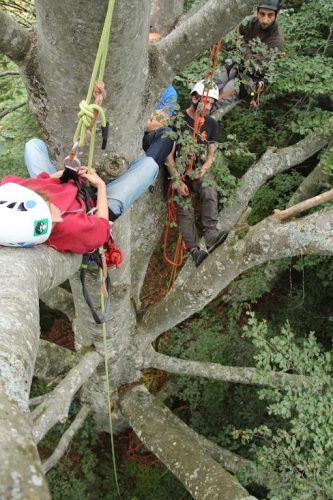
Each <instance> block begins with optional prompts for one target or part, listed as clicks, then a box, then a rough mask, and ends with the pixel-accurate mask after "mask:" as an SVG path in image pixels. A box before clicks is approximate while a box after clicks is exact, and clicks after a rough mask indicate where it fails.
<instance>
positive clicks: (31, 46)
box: [0, 0, 333, 499]
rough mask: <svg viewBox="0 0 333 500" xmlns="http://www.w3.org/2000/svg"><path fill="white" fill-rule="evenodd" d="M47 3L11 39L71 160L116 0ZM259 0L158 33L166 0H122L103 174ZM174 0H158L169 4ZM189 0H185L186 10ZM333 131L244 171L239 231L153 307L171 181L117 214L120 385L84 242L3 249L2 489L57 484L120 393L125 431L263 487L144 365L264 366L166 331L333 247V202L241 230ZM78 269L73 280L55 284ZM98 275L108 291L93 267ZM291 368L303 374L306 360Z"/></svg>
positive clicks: (2, 37) (248, 372) (125, 158)
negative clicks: (57, 469)
mask: <svg viewBox="0 0 333 500" xmlns="http://www.w3.org/2000/svg"><path fill="white" fill-rule="evenodd" d="M35 3H36V23H35V25H34V26H33V28H32V29H31V30H27V29H26V28H23V27H22V26H20V25H19V24H17V23H16V22H15V21H14V20H13V19H12V18H11V17H10V16H9V15H8V14H6V13H5V12H0V50H1V52H2V53H4V54H6V55H7V56H8V57H9V58H11V59H12V60H13V61H15V62H16V63H17V65H18V67H19V68H20V71H21V74H22V76H23V78H24V81H25V83H26V87H27V91H28V100H29V109H30V111H31V113H32V114H33V115H35V117H36V118H37V120H38V122H39V124H40V126H41V128H42V130H43V131H44V134H45V137H46V138H47V140H48V142H49V146H50V148H51V151H52V154H53V157H54V159H55V161H57V160H58V161H59V162H60V160H61V158H62V157H63V155H64V154H65V153H66V152H68V150H69V148H70V146H71V139H72V136H73V132H74V129H75V120H76V114H77V108H78V103H79V102H80V100H81V99H82V98H83V97H84V96H85V94H86V90H87V85H88V82H89V79H90V74H91V69H92V66H93V62H94V57H95V54H96V50H97V46H98V41H99V33H100V32H101V29H102V25H103V21H104V16H105V12H106V9H107V3H108V2H107V0H101V1H99V2H92V1H89V0H80V2H74V3H73V2H70V1H69V0H61V1H60V0H57V1H51V0H36V2H35ZM255 3H256V2H255V1H254V0H208V1H206V2H200V5H199V7H197V8H196V9H194V10H193V11H192V12H190V14H189V15H187V16H185V17H184V18H181V20H180V22H179V24H176V25H175V27H174V28H173V29H172V31H171V32H170V33H168V34H166V35H165V36H164V37H163V38H162V40H161V41H159V42H157V43H155V44H154V45H152V46H149V44H148V31H149V25H150V13H151V2H150V1H149V0H141V1H140V2H133V1H130V0H122V1H121V2H120V1H116V4H115V11H114V15H113V22H112V29H111V39H110V46H109V59H108V65H107V70H106V76H105V81H106V84H107V91H108V94H107V98H106V101H105V108H106V112H107V115H108V118H109V121H110V139H109V145H108V148H107V150H106V152H104V153H103V154H101V153H100V152H99V153H97V155H96V161H95V165H96V167H97V169H98V170H99V171H100V172H101V173H102V174H104V175H106V176H108V175H119V174H120V173H121V172H122V171H123V170H124V169H125V168H126V165H127V164H128V163H129V162H130V161H131V160H132V159H133V158H134V157H135V156H136V155H138V154H140V153H141V138H142V134H143V127H144V123H145V121H146V119H147V116H148V115H149V113H150V112H151V109H152V106H153V104H154V102H155V101H156V99H157V97H158V94H159V93H160V92H161V89H162V88H163V87H164V86H165V85H166V84H167V83H169V82H170V81H171V80H172V78H173V76H174V75H175V74H176V73H177V72H179V71H180V70H182V69H183V68H184V67H185V66H186V65H187V64H188V63H189V62H191V61H193V60H194V59H195V58H196V57H197V56H199V55H200V54H202V53H203V52H204V51H205V50H206V49H207V48H208V47H209V46H210V45H212V43H214V42H215V41H217V40H218V39H219V38H221V36H223V35H224V34H226V33H227V32H229V31H230V30H231V29H232V28H233V27H234V26H235V25H236V24H237V23H239V22H240V21H241V19H242V18H243V17H244V16H245V15H247V14H249V13H250V12H251V10H252V8H253V6H254V5H255ZM158 4H159V2H154V5H153V7H154V15H156V9H157V10H158ZM179 4H180V2H176V1H175V2H170V10H172V8H174V12H173V14H174V16H173V20H174V21H175V20H176V17H178V16H179ZM162 12H163V10H162ZM168 14H169V15H168V26H173V24H174V23H173V22H172V19H171V18H172V16H171V17H170V11H169V12H168ZM327 142H328V138H327V137H325V136H320V135H318V134H313V135H310V136H308V137H306V138H305V139H304V140H302V141H300V142H299V143H297V144H295V145H293V146H290V147H288V148H285V149H281V150H274V149H272V150H269V151H268V152H267V153H265V154H264V155H263V157H262V158H261V159H260V160H259V162H258V163H257V164H255V165H253V166H252V167H251V169H249V171H248V172H247V173H246V174H245V175H244V177H243V178H242V179H241V181H240V184H239V187H238V189H237V190H236V193H235V194H234V196H233V200H232V201H231V202H230V204H229V206H228V207H227V208H226V209H225V210H224V211H223V212H222V213H221V224H222V226H224V227H225V228H227V229H229V230H231V235H230V236H229V238H228V241H227V243H226V244H225V245H223V246H222V247H220V248H219V249H218V250H216V251H215V252H214V253H213V254H212V255H211V256H210V257H209V258H208V259H207V260H206V261H205V262H204V263H203V264H202V265H201V266H200V267H199V268H198V269H195V268H194V266H193V265H192V264H191V263H188V264H186V266H185V267H184V269H183V271H182V273H181V274H180V276H179V278H178V281H177V282H176V284H175V286H174V287H173V289H172V290H171V291H170V292H169V293H168V295H167V296H166V297H165V298H164V299H163V300H162V301H161V302H159V303H157V304H155V305H154V306H152V307H149V308H148V309H147V310H141V305H140V292H141V289H142V286H143V282H144V278H145V274H146V271H147V267H148V264H149V261H150V258H151V255H152V253H153V251H154V249H155V247H156V244H157V242H158V241H159V238H160V236H161V231H162V227H163V221H164V219H165V212H164V209H163V206H162V205H163V204H161V203H159V202H160V201H161V196H162V195H161V190H160V189H155V191H154V193H147V194H145V195H144V196H143V197H142V198H141V199H140V200H139V201H138V202H137V203H136V204H135V205H134V207H133V208H132V210H131V211H130V213H127V214H126V215H124V216H122V217H121V218H120V219H119V220H118V221H117V222H116V223H115V224H114V236H115V238H116V241H117V243H118V244H119V245H120V246H121V247H122V249H123V251H124V254H125V262H124V263H123V265H122V267H121V268H120V270H114V271H112V273H111V278H112V282H113V286H112V303H111V304H112V307H111V308H110V313H109V316H108V319H107V322H106V330H107V342H106V355H107V358H108V368H109V374H110V380H111V385H112V390H111V395H109V394H106V390H105V375H104V371H103V368H102V366H101V365H103V358H104V354H105V349H104V346H103V337H102V330H101V327H99V326H96V325H95V323H94V321H93V320H92V318H91V315H90V311H89V309H88V308H87V306H86V303H85V301H84V299H83V297H82V293H81V285H80V281H79V279H78V274H77V273H76V271H77V270H78V268H79V265H80V257H79V256H77V255H64V254H60V253H57V252H55V251H54V250H53V249H50V248H46V247H43V246H40V247H38V248H33V249H24V250H23V249H5V248H2V249H1V251H0V263H1V287H0V300H1V317H0V374H1V378H0V406H1V415H2V418H1V419H0V447H1V450H2V459H1V461H0V478H1V480H0V496H1V497H4V498H14V497H15V498H27V499H28V498H43V499H45V498H48V495H49V494H48V488H47V484H46V481H45V477H44V472H45V471H47V470H49V469H50V467H52V465H54V463H56V462H57V460H59V458H60V457H61V455H62V453H63V451H64V450H65V449H66V445H68V443H69V441H70V439H71V437H72V435H73V433H74V432H75V430H76V429H77V428H78V427H79V426H80V425H81V424H82V422H83V421H84V419H85V417H86V416H87V415H88V414H89V413H90V414H92V415H93V417H94V419H95V421H96V422H97V424H98V426H99V428H100V429H101V430H109V424H108V405H107V399H108V397H111V399H112V406H113V411H112V416H113V429H114V432H120V431H121V430H123V429H124V428H126V427H128V426H129V425H131V426H132V427H133V429H134V430H135V432H136V433H137V435H138V436H139V438H140V439H141V440H142V441H143V442H144V443H145V445H146V446H147V447H148V448H149V449H150V450H152V451H153V452H154V453H155V454H156V455H157V456H158V457H159V458H160V459H161V460H162V462H164V463H165V465H166V466H167V467H168V468H170V470H171V471H172V472H173V473H174V474H175V475H176V476H177V477H178V478H179V479H180V480H181V481H182V482H183V483H184V485H185V487H186V488H187V489H188V491H189V492H190V493H191V494H192V495H193V497H194V498H209V499H214V498H216V499H224V498H225V499H231V498H235V499H236V498H237V499H238V498H249V494H248V493H247V491H246V490H245V489H244V488H243V487H242V486H241V485H240V484H239V482H238V481H237V479H236V478H235V476H234V475H233V474H231V473H230V472H232V473H235V472H237V470H238V469H239V466H240V465H239V464H240V463H243V462H242V460H241V459H240V458H239V457H237V456H235V455H233V454H231V453H230V452H228V451H227V450H222V449H220V448H219V447H217V446H214V445H213V444H212V443H209V442H207V441H206V440H205V439H204V438H202V437H201V436H199V435H197V434H196V433H195V432H194V431H192V430H191V429H189V428H188V427H187V426H186V425H185V424H184V423H183V422H181V421H180V420H179V419H178V418H177V417H176V416H175V415H174V414H173V413H172V412H171V411H170V410H168V409H167V408H166V407H162V406H161V405H160V404H157V403H156V401H155V399H154V397H153V396H152V395H151V394H149V392H148V391H147V390H146V388H145V387H144V385H143V384H142V371H143V370H144V369H146V368H159V369H162V370H166V371H168V372H170V373H178V374H191V375H194V376H198V377H206V378H213V379H216V380H223V381H228V382H236V383H244V384H252V383H256V382H257V379H256V376H255V370H254V368H252V367H247V368H244V367H242V368H240V367H237V366H232V367H230V366H221V365H218V364H213V363H201V362H195V361H185V360H182V359H176V358H172V357H168V356H165V355H163V354H160V353H158V352H157V351H156V350H155V349H154V347H153V344H154V341H155V340H156V339H157V338H158V337H159V336H160V335H161V334H163V333H164V332H165V331H167V330H168V329H170V328H171V327H173V326H175V325H177V324H179V323H180V322H181V321H184V320H185V319H186V318H188V317H190V316H191V315H193V314H194V313H196V312H198V311H200V310H201V309H202V308H203V307H204V306H205V305H207V304H208V303H209V302H210V301H212V300H213V299H214V298H215V297H216V296H217V295H218V294H220V293H221V292H223V290H225V289H226V287H227V286H228V285H229V284H230V283H231V282H232V281H233V280H235V278H237V277H238V276H240V275H241V274H242V273H244V272H245V271H246V270H248V269H251V268H253V267H255V266H257V265H259V264H263V263H265V262H269V261H273V260H276V259H280V258H282V257H288V256H295V255H299V254H303V255H304V254H307V253H311V254H314V253H316V254H320V255H330V254H331V253H332V252H333V237H332V234H333V233H332V226H333V222H332V220H333V218H332V212H333V210H332V209H326V210H321V211H318V212H316V213H313V214H312V215H309V216H307V217H304V218H301V219H297V220H294V221H291V222H287V223H284V224H280V223H279V222H278V221H277V220H276V219H275V218H271V217H268V218H267V219H264V220H263V221H261V222H260V223H259V224H257V225H256V226H253V227H251V228H249V230H248V231H247V232H246V234H245V235H244V233H242V236H241V237H240V236H239V235H237V232H236V231H233V228H234V227H235V226H236V224H237V222H238V221H239V220H240V219H241V218H242V215H243V214H244V212H245V211H246V208H247V206H248V204H249V202H250V200H251V198H252V197H253V196H254V194H255V193H256V191H257V190H258V189H259V187H260V186H261V185H262V184H263V183H264V182H266V180H267V179H269V178H271V177H272V176H274V175H275V174H277V173H279V172H282V171H286V170H288V169H290V168H291V167H293V166H295V165H298V164H299V163H301V162H303V161H304V160H305V159H307V158H309V157H311V156H313V155H314V154H315V153H316V152H318V151H319V150H320V149H322V148H323V147H324V146H325V145H326V144H327ZM59 164H60V163H59ZM158 207H161V208H158ZM68 278H70V282H71V288H72V293H71V294H70V293H69V292H66V291H65V290H64V289H62V288H55V287H57V285H59V284H61V283H62V282H63V281H65V280H66V279H68ZM88 286H89V287H90V289H91V291H92V293H93V290H94V289H95V288H96V287H95V283H94V278H93V277H91V278H90V279H89V280H88ZM39 297H41V298H42V300H44V301H45V302H46V303H47V304H49V305H50V306H53V307H55V308H57V309H61V310H63V311H64V312H65V313H66V314H67V315H68V317H69V318H70V319H71V320H72V322H73V329H74V332H75V344H76V348H77V354H74V353H71V352H69V351H67V350H65V349H63V348H59V347H57V346H55V345H51V344H49V343H45V342H40V341H39V311H38V298H39ZM203 334H204V333H203ZM34 374H35V375H36V376H39V377H42V378H45V379H53V378H55V377H61V378H62V380H61V382H60V383H59V384H58V385H57V386H56V387H55V389H54V390H53V391H52V392H51V393H49V394H48V395H46V396H45V397H44V398H41V399H39V400H38V401H33V403H34V405H35V408H34V410H33V411H32V412H30V411H29V392H30V386H31V381H32V377H33V375H34ZM268 375H269V377H270V380H271V383H272V384H275V383H279V381H280V380H281V376H280V374H279V373H270V374H268ZM282 380H283V381H284V382H285V378H283V379H282ZM290 382H291V383H299V384H302V383H303V381H302V380H301V379H299V378H298V377H297V376H293V375H291V376H290ZM79 390H80V401H81V404H82V409H81V411H80V413H79V414H78V416H77V419H76V420H75V422H74V423H73V424H72V426H71V428H70V430H69V431H67V432H66V434H65V435H64V436H63V439H62V440H61V442H60V443H59V446H58V447H57V449H56V450H55V452H54V454H53V455H52V456H51V457H50V459H49V460H47V462H45V463H44V464H43V465H42V464H41V462H40V459H39V457H38V452H37V448H36V446H37V444H38V442H39V441H40V440H41V439H42V437H43V436H44V435H45V434H46V433H47V432H48V431H49V430H50V429H51V428H52V427H53V426H54V425H55V424H56V423H57V422H59V421H63V420H65V419H66V418H67V416H68V410H69V406H70V403H71V401H72V399H73V398H74V396H75V395H76V394H77V393H78V391H79ZM38 403H39V404H38ZM36 405H37V406H36ZM228 471H229V472H228Z"/></svg>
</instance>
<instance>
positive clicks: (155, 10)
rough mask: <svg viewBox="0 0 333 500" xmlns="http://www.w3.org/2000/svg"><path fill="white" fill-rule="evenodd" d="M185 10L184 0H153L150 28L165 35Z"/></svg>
mask: <svg viewBox="0 0 333 500" xmlns="http://www.w3.org/2000/svg"><path fill="white" fill-rule="evenodd" d="M183 10H184V0H169V1H168V2H165V1H164V0H152V2H151V12H150V28H151V30H152V31H156V32H158V33H160V34H161V35H162V36H165V35H166V34H167V33H168V32H169V31H170V30H171V29H172V28H173V27H174V25H175V23H176V21H177V19H178V18H179V16H180V15H181V14H182V13H183Z"/></svg>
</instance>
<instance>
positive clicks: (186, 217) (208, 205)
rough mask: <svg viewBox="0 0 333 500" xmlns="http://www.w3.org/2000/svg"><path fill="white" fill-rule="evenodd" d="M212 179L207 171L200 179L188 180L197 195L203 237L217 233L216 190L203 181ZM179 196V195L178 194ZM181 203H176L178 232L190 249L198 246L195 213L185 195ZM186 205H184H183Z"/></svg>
mask: <svg viewBox="0 0 333 500" xmlns="http://www.w3.org/2000/svg"><path fill="white" fill-rule="evenodd" d="M209 179H210V180H214V177H213V175H212V174H211V173H210V172H208V173H207V174H205V175H204V176H203V178H201V179H193V180H191V181H190V189H191V191H192V192H193V193H196V194H198V195H199V198H200V206H201V221H202V226H203V234H204V236H205V237H207V236H211V235H213V234H214V235H215V234H217V228H216V226H217V221H218V200H217V192H216V189H215V188H214V187H213V186H204V185H203V184H204V181H207V180H209ZM178 196H179V195H178ZM181 198H183V200H182V202H183V203H181V204H176V207H177V218H178V223H179V228H180V232H181V233H182V236H183V239H184V241H185V245H186V249H187V250H192V249H193V248H198V247H199V236H198V231H197V228H196V225H195V215H194V209H193V206H192V203H190V204H188V203H187V204H186V199H187V197H186V196H182V197H181ZM185 204H186V206H185V207H184V206H183V205H185Z"/></svg>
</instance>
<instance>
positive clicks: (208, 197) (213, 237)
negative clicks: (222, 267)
mask: <svg viewBox="0 0 333 500" xmlns="http://www.w3.org/2000/svg"><path fill="white" fill-rule="evenodd" d="M207 181H211V182H214V177H213V175H212V174H211V173H210V172H208V173H207V174H206V175H205V177H204V179H203V180H202V181H201V180H198V181H194V182H195V183H196V192H197V193H198V194H199V196H200V203H201V220H202V226H203V234H204V237H205V243H206V247H207V251H208V253H211V252H212V251H213V250H215V248H217V247H218V246H219V245H221V244H222V243H223V242H224V240H225V239H226V238H227V236H228V232H227V231H219V230H218V229H217V223H218V197H217V191H216V189H215V188H214V187H213V186H205V185H204V184H206V182H207Z"/></svg>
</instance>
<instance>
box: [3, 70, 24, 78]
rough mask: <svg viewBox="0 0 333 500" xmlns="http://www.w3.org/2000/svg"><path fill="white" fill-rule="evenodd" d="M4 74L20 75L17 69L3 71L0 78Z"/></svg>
mask: <svg viewBox="0 0 333 500" xmlns="http://www.w3.org/2000/svg"><path fill="white" fill-rule="evenodd" d="M5 76H20V73H19V71H3V72H2V73H0V78H3V77H5Z"/></svg>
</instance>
